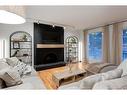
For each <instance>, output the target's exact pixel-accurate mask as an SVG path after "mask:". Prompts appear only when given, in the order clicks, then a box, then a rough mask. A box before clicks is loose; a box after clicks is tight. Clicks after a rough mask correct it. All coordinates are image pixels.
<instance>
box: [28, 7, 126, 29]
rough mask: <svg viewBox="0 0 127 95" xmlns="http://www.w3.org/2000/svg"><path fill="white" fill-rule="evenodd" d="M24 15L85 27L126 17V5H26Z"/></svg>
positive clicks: (79, 27)
mask: <svg viewBox="0 0 127 95" xmlns="http://www.w3.org/2000/svg"><path fill="white" fill-rule="evenodd" d="M26 17H27V18H32V19H40V20H44V21H47V22H52V23H58V24H64V25H70V26H74V27H75V28H76V29H86V28H93V27H96V26H99V25H105V24H109V23H112V22H116V21H120V20H124V19H127V6H27V7H26Z"/></svg>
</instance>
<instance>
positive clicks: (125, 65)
mask: <svg viewBox="0 0 127 95" xmlns="http://www.w3.org/2000/svg"><path fill="white" fill-rule="evenodd" d="M117 69H122V70H123V73H122V75H121V76H122V77H123V76H126V75H127V59H125V60H124V61H123V62H122V63H121V64H120V65H119V66H118V67H117Z"/></svg>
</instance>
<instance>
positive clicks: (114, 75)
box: [102, 69, 123, 80]
mask: <svg viewBox="0 0 127 95" xmlns="http://www.w3.org/2000/svg"><path fill="white" fill-rule="evenodd" d="M122 73H123V70H122V69H115V70H112V71H108V72H106V73H102V80H110V79H115V78H120V77H121V75H122Z"/></svg>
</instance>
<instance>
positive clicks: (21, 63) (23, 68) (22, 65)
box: [13, 62, 27, 76]
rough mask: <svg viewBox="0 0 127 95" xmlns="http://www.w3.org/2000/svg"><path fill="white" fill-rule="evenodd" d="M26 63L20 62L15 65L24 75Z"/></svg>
mask: <svg viewBox="0 0 127 95" xmlns="http://www.w3.org/2000/svg"><path fill="white" fill-rule="evenodd" d="M26 66H27V65H26V64H25V63H23V62H18V64H17V65H15V66H14V67H13V68H14V69H15V70H16V71H17V72H18V73H19V74H20V76H22V75H23V74H24V71H25V70H26Z"/></svg>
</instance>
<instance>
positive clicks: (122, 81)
mask: <svg viewBox="0 0 127 95" xmlns="http://www.w3.org/2000/svg"><path fill="white" fill-rule="evenodd" d="M126 81H127V76H125V77H121V78H116V79H112V80H105V81H100V82H97V83H96V84H95V85H94V86H93V88H92V89H103V90H104V89H105V90H106V89H109V90H110V89H125V87H127V82H126Z"/></svg>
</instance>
